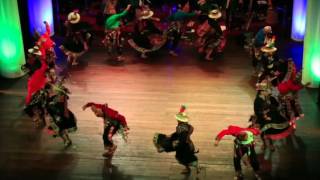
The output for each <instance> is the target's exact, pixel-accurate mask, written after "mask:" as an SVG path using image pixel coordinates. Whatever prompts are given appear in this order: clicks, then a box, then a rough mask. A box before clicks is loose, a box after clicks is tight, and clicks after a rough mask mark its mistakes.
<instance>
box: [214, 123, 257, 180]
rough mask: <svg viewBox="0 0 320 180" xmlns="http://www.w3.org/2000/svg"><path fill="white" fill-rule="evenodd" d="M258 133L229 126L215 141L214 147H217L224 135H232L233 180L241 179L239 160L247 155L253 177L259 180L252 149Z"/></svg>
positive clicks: (253, 129) (254, 154) (250, 129)
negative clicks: (234, 175)
mask: <svg viewBox="0 0 320 180" xmlns="http://www.w3.org/2000/svg"><path fill="white" fill-rule="evenodd" d="M259 133H260V132H259V130H258V129H255V128H241V127H238V126H229V127H228V129H224V130H222V131H221V132H220V133H219V134H218V135H217V136H216V139H215V143H214V145H215V146H218V144H219V142H220V140H221V139H222V138H223V137H224V136H225V135H232V136H234V137H235V140H234V156H233V165H234V169H235V171H236V177H235V179H242V178H243V174H242V171H241V158H242V157H243V156H244V155H245V154H247V156H248V157H249V159H250V164H251V166H252V168H253V170H254V172H255V177H256V178H257V179H261V178H260V176H259V174H258V173H259V170H260V167H259V162H258V159H257V155H256V152H255V149H254V136H256V135H258V134H259Z"/></svg>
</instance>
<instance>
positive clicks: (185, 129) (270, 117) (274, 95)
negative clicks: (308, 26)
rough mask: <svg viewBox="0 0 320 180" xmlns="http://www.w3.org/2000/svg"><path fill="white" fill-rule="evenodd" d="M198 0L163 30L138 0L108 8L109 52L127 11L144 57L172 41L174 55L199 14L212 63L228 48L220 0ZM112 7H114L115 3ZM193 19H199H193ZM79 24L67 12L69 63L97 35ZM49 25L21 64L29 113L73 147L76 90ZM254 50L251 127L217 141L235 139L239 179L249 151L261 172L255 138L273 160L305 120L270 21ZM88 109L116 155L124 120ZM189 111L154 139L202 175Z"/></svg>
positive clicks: (201, 47)
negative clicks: (60, 63)
mask: <svg viewBox="0 0 320 180" xmlns="http://www.w3.org/2000/svg"><path fill="white" fill-rule="evenodd" d="M110 2H112V1H110ZM198 4H199V6H200V7H202V5H204V4H205V5H206V7H207V8H204V7H203V8H202V9H196V10H193V11H189V10H188V7H187V6H183V7H180V8H179V9H178V10H177V11H175V12H173V13H172V14H171V15H170V16H169V17H168V19H167V23H168V25H167V26H165V27H164V29H165V30H161V29H160V28H159V27H161V26H159V23H160V24H161V23H163V22H161V20H160V18H157V17H154V12H153V11H152V10H151V9H150V7H149V6H148V5H147V4H143V3H141V4H140V5H138V6H136V7H135V9H134V11H132V8H133V6H132V5H131V4H128V5H127V7H126V8H125V9H124V10H122V11H121V12H117V11H116V10H113V11H112V10H110V11H108V12H109V13H108V17H107V18H106V21H105V36H104V39H103V40H102V43H103V44H104V45H105V47H106V48H107V50H108V52H109V53H110V55H112V54H115V57H116V59H117V60H119V61H122V60H123V56H122V49H123V46H124V42H125V41H124V38H125V36H124V33H123V32H124V28H125V27H126V24H127V25H128V24H129V23H130V22H128V21H127V20H125V17H126V16H127V15H128V14H129V13H134V17H135V18H134V19H135V20H134V21H133V27H134V31H133V32H132V34H131V35H132V36H131V37H130V38H129V40H128V43H129V45H130V46H132V47H133V48H134V49H135V50H137V51H138V52H139V53H140V55H141V57H142V58H146V57H147V56H148V53H150V52H153V51H156V50H158V49H160V48H161V47H162V46H164V45H165V44H167V43H169V44H170V48H169V53H170V54H171V55H173V56H177V55H178V52H177V50H176V49H177V46H178V44H179V41H180V39H181V37H182V36H185V35H186V34H187V32H188V30H193V29H194V28H195V27H196V26H195V24H197V23H196V22H197V21H198V20H199V19H201V20H200V22H202V23H200V24H198V26H197V27H196V34H197V37H196V39H197V40H196V48H197V49H198V51H199V52H200V53H204V54H205V55H204V56H205V59H207V60H211V59H212V53H213V52H214V51H216V52H221V51H222V50H223V48H224V45H225V37H224V36H223V31H222V29H221V26H220V24H219V23H218V21H217V19H219V18H220V17H221V16H222V14H221V11H220V10H219V8H218V6H217V5H215V4H210V3H209V4H208V3H207V2H206V1H201V0H200V1H199V2H198ZM108 7H109V8H113V9H115V8H114V6H112V4H111V5H108ZM208 7H209V8H208ZM189 9H190V8H189ZM204 9H206V10H204ZM130 10H131V11H130ZM196 17H198V18H199V19H195V18H196ZM79 22H80V15H79V12H78V11H77V10H75V11H73V12H71V13H70V14H69V15H68V20H67V22H66V27H67V36H66V37H67V38H66V39H67V40H66V41H65V42H64V43H63V44H62V45H61V46H60V49H61V50H63V52H64V53H65V54H66V55H67V57H68V62H69V63H70V64H71V65H74V64H77V59H78V57H79V56H81V54H82V53H83V52H84V51H87V50H88V47H89V44H90V38H91V36H92V35H91V34H90V32H88V31H86V30H85V29H83V26H81V25H79V24H78V23H79ZM156 24H157V25H156ZM44 25H45V26H46V32H45V33H44V34H42V35H41V34H39V33H38V36H37V41H36V42H35V46H34V47H33V48H30V49H29V50H28V60H27V63H26V64H25V65H24V66H23V69H24V70H26V71H27V72H28V75H29V78H28V94H27V97H26V106H25V112H26V113H27V114H28V115H29V116H30V117H32V119H33V121H34V123H35V126H37V127H44V126H45V127H46V128H47V129H48V131H49V132H50V134H51V135H52V136H53V137H60V138H61V139H62V140H63V143H64V146H65V147H66V148H67V147H70V145H72V140H71V138H70V136H69V133H70V132H74V131H76V130H77V118H76V117H75V115H74V113H72V112H71V111H70V109H69V108H68V100H69V94H70V93H71V92H70V91H69V90H68V88H66V87H65V86H64V77H60V76H58V75H57V72H56V69H57V66H56V64H55V60H56V58H57V57H56V54H55V50H54V46H55V42H54V41H53V40H52V39H51V38H50V27H49V25H48V23H47V22H44ZM252 51H253V53H252V54H253V62H254V67H255V70H256V71H257V74H258V77H257V84H256V90H257V96H256V98H255V100H254V115H252V116H251V117H250V126H249V127H238V126H235V125H230V126H229V127H228V128H227V129H224V130H222V131H221V132H220V133H218V135H217V136H216V138H215V143H214V145H215V146H217V145H218V143H219V141H220V140H221V139H222V138H223V137H224V136H225V135H232V136H234V137H235V140H234V156H233V163H234V168H235V171H236V178H237V179H241V178H243V174H242V172H241V158H242V157H243V156H244V155H247V157H248V158H249V162H250V164H251V166H252V167H253V170H254V172H255V177H256V178H257V179H260V171H261V170H260V167H259V162H258V160H257V155H256V152H255V138H256V136H257V135H260V137H261V139H262V141H263V149H264V150H265V159H268V158H269V155H270V152H273V151H274V150H275V146H274V145H275V142H276V141H279V140H283V139H286V138H287V137H292V139H294V131H295V129H296V120H298V119H299V118H303V117H304V114H303V112H302V109H301V106H300V104H299V99H298V92H299V90H301V89H302V88H303V87H304V86H305V85H303V84H302V83H301V73H300V72H297V69H296V67H295V64H294V61H293V60H292V59H288V60H287V61H284V60H281V59H278V57H277V55H276V51H277V48H276V47H275V36H274V34H272V28H271V27H270V26H265V27H264V28H262V29H261V30H260V31H259V32H258V33H257V35H256V37H255V39H254V47H253V48H252ZM87 108H90V109H91V110H92V112H93V113H94V114H95V115H96V116H97V117H99V118H102V119H103V122H104V133H103V143H104V149H105V152H104V153H103V156H104V157H106V158H112V156H113V154H114V153H115V151H116V149H117V145H116V144H115V143H114V142H113V136H114V135H115V134H116V133H119V134H121V135H122V137H123V139H124V140H125V141H126V140H127V138H128V132H129V127H128V124H127V121H126V118H125V116H124V115H122V114H120V113H119V112H118V111H116V110H114V109H112V108H110V107H109V105H108V104H98V103H94V102H89V103H86V104H85V105H84V106H83V110H86V109H87ZM185 111H186V106H184V105H183V106H181V108H180V111H179V112H178V113H177V114H176V115H175V119H176V120H177V127H176V131H175V132H174V133H172V134H171V135H165V134H162V133H155V136H154V138H153V142H154V145H155V147H156V149H157V151H158V152H159V153H161V152H176V156H175V157H176V159H177V160H178V162H179V163H180V164H182V165H184V166H185V167H186V169H185V170H184V171H183V173H186V174H188V173H190V172H191V167H195V168H196V172H197V173H199V172H200V170H201V168H200V166H199V162H198V158H197V156H196V154H197V153H199V150H198V149H197V148H195V145H194V144H193V142H192V140H191V135H192V133H193V131H194V128H193V126H192V125H191V124H190V123H189V117H188V116H187V114H186V112H185Z"/></svg>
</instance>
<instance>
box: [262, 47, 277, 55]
mask: <svg viewBox="0 0 320 180" xmlns="http://www.w3.org/2000/svg"><path fill="white" fill-rule="evenodd" d="M277 50H278V49H277V48H276V47H266V46H264V47H262V48H261V51H262V52H265V53H272V52H276V51H277Z"/></svg>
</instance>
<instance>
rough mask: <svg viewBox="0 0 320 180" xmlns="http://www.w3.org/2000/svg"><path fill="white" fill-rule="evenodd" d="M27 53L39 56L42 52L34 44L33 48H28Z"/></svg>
mask: <svg viewBox="0 0 320 180" xmlns="http://www.w3.org/2000/svg"><path fill="white" fill-rule="evenodd" d="M28 53H30V54H34V55H37V56H41V55H42V53H41V51H40V49H39V47H38V46H34V47H33V48H30V49H28Z"/></svg>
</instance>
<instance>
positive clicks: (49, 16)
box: [28, 0, 54, 35]
mask: <svg viewBox="0 0 320 180" xmlns="http://www.w3.org/2000/svg"><path fill="white" fill-rule="evenodd" d="M28 11H29V28H30V29H29V30H30V33H31V34H32V35H33V34H34V31H35V30H37V31H38V32H39V33H40V34H43V33H45V32H46V28H45V25H44V24H43V21H47V22H48V23H49V25H50V29H51V35H53V34H54V29H53V12H52V0H28Z"/></svg>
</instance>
